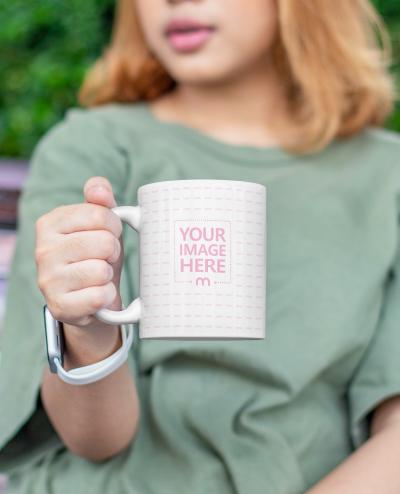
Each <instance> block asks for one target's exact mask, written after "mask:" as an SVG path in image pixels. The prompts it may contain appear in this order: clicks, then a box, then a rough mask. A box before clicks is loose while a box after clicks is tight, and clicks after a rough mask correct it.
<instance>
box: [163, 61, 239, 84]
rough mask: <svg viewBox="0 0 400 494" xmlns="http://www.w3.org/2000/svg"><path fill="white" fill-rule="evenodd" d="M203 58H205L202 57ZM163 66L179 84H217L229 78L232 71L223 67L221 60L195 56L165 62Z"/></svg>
mask: <svg viewBox="0 0 400 494" xmlns="http://www.w3.org/2000/svg"><path fill="white" fill-rule="evenodd" d="M204 58H205V57H204ZM163 64H164V66H165V67H166V69H167V71H168V72H169V74H171V76H172V77H173V78H174V79H175V80H176V81H178V82H181V83H199V84H201V83H207V82H217V81H219V80H224V79H226V78H229V76H230V74H231V73H232V71H234V69H230V70H229V68H227V67H224V66H223V61H221V60H216V59H214V60H211V59H210V58H209V57H207V60H205V59H203V60H201V57H200V56H199V57H197V58H196V56H195V55H189V56H186V59H184V57H182V60H179V61H177V60H174V61H172V60H169V61H165V62H164V63H163Z"/></svg>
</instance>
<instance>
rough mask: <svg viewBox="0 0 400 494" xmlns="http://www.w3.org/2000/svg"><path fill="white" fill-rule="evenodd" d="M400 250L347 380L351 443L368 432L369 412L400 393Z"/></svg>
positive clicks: (355, 444) (363, 439) (365, 438)
mask: <svg viewBox="0 0 400 494" xmlns="http://www.w3.org/2000/svg"><path fill="white" fill-rule="evenodd" d="M399 356H400V250H399V248H397V254H396V256H395V260H394V262H393V263H392V266H391V268H390V270H389V273H388V276H387V278H386V280H385V284H384V295H383V302H382V305H381V310H380V313H379V317H378V321H377V324H376V327H375V332H374V335H373V337H372V339H371V341H370V343H369V345H368V347H367V350H366V352H365V354H364V356H363V358H362V360H361V362H360V364H359V366H358V368H357V371H356V373H355V375H354V377H353V379H352V381H351V383H350V386H349V392H348V398H349V409H350V433H351V439H352V442H353V445H354V447H359V446H360V445H361V444H362V443H363V442H365V441H366V440H367V439H368V438H369V435H370V424H371V416H372V415H371V412H372V411H373V410H374V409H375V408H376V407H377V405H379V403H381V402H382V401H383V400H385V399H386V398H389V397H392V396H395V395H398V394H400V357H399Z"/></svg>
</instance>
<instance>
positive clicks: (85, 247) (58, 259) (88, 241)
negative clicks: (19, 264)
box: [36, 230, 122, 272]
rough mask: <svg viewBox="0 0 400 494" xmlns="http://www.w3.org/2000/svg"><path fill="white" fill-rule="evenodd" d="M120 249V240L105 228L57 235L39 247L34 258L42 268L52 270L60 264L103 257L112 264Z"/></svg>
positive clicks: (116, 258)
mask: <svg viewBox="0 0 400 494" xmlns="http://www.w3.org/2000/svg"><path fill="white" fill-rule="evenodd" d="M121 249H122V245H121V242H120V241H119V240H118V239H117V238H115V236H114V235H113V234H112V233H110V232H109V231H107V230H93V231H88V232H74V233H69V234H68V235H59V236H57V237H56V239H55V240H54V241H53V243H52V244H50V245H49V244H47V245H46V246H45V247H43V248H41V247H39V248H38V249H37V250H36V258H37V259H38V261H39V264H40V266H41V268H42V269H43V270H45V271H47V272H52V271H54V270H55V269H56V268H57V266H58V265H60V264H67V263H71V262H78V261H84V260H86V259H104V260H105V261H107V262H109V263H110V264H112V263H115V262H116V261H117V260H118V259H119V256H120V253H121Z"/></svg>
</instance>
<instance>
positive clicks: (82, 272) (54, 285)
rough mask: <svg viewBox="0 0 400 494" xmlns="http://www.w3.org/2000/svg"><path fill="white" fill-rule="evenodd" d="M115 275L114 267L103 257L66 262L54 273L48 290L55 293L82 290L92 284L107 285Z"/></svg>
mask: <svg viewBox="0 0 400 494" xmlns="http://www.w3.org/2000/svg"><path fill="white" fill-rule="evenodd" d="M113 277H114V269H113V267H112V266H111V264H110V263H108V262H107V261H104V260H103V259H86V260H84V261H78V262H71V263H69V264H64V265H63V266H62V267H61V268H60V269H59V270H58V271H57V273H53V278H54V279H53V282H51V281H49V282H48V287H49V288H48V291H52V290H54V292H55V293H61V292H62V291H63V292H69V291H73V290H81V289H82V288H89V287H91V286H101V285H106V284H107V283H108V282H110V281H111V280H112V279H113Z"/></svg>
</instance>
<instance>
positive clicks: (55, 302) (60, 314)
mask: <svg viewBox="0 0 400 494" xmlns="http://www.w3.org/2000/svg"><path fill="white" fill-rule="evenodd" d="M116 297H117V289H116V288H115V285H114V283H112V282H109V283H107V284H106V285H101V286H91V287H87V288H82V289H81V290H74V291H70V292H67V293H63V294H58V295H57V296H50V297H48V298H47V302H48V306H49V310H50V312H51V313H52V314H53V316H54V317H55V318H56V319H58V320H60V321H68V322H69V323H70V324H77V325H80V324H82V319H83V318H85V317H87V316H91V315H93V314H94V313H95V312H97V311H98V310H100V309H102V308H105V307H109V306H111V304H112V303H113V301H114V300H115V298H116Z"/></svg>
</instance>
